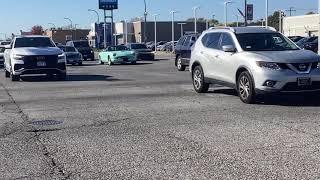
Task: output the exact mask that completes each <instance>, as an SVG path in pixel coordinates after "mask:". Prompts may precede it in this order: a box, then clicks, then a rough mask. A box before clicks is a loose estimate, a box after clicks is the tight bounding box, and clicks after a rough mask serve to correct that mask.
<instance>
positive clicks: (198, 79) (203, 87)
mask: <svg viewBox="0 0 320 180" xmlns="http://www.w3.org/2000/svg"><path fill="white" fill-rule="evenodd" d="M192 82H193V87H194V90H195V91H196V92H197V93H206V92H208V90H209V86H210V84H209V83H206V82H205V81H204V73H203V70H202V67H201V66H197V67H195V68H194V69H193V71H192Z"/></svg>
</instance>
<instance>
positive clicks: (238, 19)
mask: <svg viewBox="0 0 320 180" xmlns="http://www.w3.org/2000/svg"><path fill="white" fill-rule="evenodd" d="M235 16H236V18H237V27H239V16H238V15H236V14H235Z"/></svg>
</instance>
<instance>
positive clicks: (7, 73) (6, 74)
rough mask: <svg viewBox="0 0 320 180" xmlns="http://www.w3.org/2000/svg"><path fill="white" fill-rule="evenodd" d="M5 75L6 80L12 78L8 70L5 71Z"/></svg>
mask: <svg viewBox="0 0 320 180" xmlns="http://www.w3.org/2000/svg"><path fill="white" fill-rule="evenodd" d="M4 73H5V77H6V78H9V77H10V72H9V71H7V70H6V69H5V70H4Z"/></svg>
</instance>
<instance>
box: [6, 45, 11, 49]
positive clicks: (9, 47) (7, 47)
mask: <svg viewBox="0 0 320 180" xmlns="http://www.w3.org/2000/svg"><path fill="white" fill-rule="evenodd" d="M4 48H5V49H12V47H11V45H5V46H4Z"/></svg>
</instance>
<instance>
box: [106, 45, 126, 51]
mask: <svg viewBox="0 0 320 180" xmlns="http://www.w3.org/2000/svg"><path fill="white" fill-rule="evenodd" d="M126 50H128V48H127V47H126V46H112V47H109V48H108V51H126Z"/></svg>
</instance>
